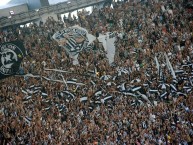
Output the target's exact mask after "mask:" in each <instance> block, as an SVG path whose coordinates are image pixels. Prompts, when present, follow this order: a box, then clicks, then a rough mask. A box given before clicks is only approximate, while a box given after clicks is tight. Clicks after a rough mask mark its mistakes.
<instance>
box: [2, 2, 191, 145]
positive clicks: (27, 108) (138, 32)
mask: <svg viewBox="0 0 193 145" xmlns="http://www.w3.org/2000/svg"><path fill="white" fill-rule="evenodd" d="M187 2H188V1H185V2H184V1H183V0H172V1H170V0H164V1H158V0H157V1H156V0H151V1H143V2H141V3H135V1H132V2H131V1H130V2H120V3H113V7H109V6H106V7H104V8H102V9H100V10H98V9H94V10H93V12H92V13H91V14H90V15H86V14H84V13H83V12H79V13H78V18H76V17H73V16H70V15H69V17H68V18H65V19H64V22H63V21H55V20H54V19H53V18H52V17H49V18H48V19H47V21H46V22H45V23H40V24H39V25H37V24H35V23H34V24H31V25H30V26H29V27H23V28H12V27H11V28H8V29H6V30H4V31H2V32H1V33H0V42H1V43H3V42H8V41H13V40H16V39H17V40H22V41H23V42H24V45H25V48H26V52H27V56H26V57H25V58H24V60H23V62H22V65H21V68H20V70H19V75H16V76H12V77H9V78H6V79H3V80H1V81H0V86H1V89H0V102H1V103H0V144H29V145H33V144H44V145H47V144H53V145H56V144H58V145H59V144H70V145H72V144H75V145H78V144H82V145H85V144H88V145H89V144H95V145H99V144H100V145H115V144H120V145H132V144H136V145H172V144H173V145H175V144H179V145H191V144H192V143H193V96H192V95H193V90H192V87H193V65H192V64H193V62H192V61H193V33H192V31H193V12H192V8H191V7H186V4H187ZM73 25H79V26H81V27H83V28H86V29H87V30H88V31H89V33H91V34H93V35H95V34H96V32H97V33H103V34H105V33H106V32H116V33H117V36H116V37H117V40H116V44H115V45H116V54H115V60H114V63H113V64H109V63H108V59H107V57H106V55H105V53H104V51H100V49H102V48H101V47H102V45H97V49H96V50H84V51H82V52H81V53H80V54H79V58H78V60H79V65H73V64H72V61H73V60H72V59H70V58H69V57H68V54H67V53H66V52H65V51H64V50H63V49H62V48H61V47H59V46H58V44H57V42H55V41H54V40H53V39H52V35H53V34H54V33H55V32H56V31H58V30H61V29H62V28H64V27H70V26H73ZM170 64H171V66H172V67H171V66H170ZM45 68H49V69H57V70H65V71H68V72H67V73H64V72H57V71H51V70H46V69H45ZM93 72H94V75H93V74H92V73H93ZM25 74H28V75H25ZM31 74H33V75H31ZM64 78H65V80H66V81H67V82H68V83H67V84H66V83H64V81H63V79H64ZM53 80H58V81H53Z"/></svg>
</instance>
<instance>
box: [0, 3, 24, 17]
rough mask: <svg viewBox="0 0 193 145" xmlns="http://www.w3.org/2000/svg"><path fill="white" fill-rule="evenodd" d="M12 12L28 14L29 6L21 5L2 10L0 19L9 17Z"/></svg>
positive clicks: (0, 10)
mask: <svg viewBox="0 0 193 145" xmlns="http://www.w3.org/2000/svg"><path fill="white" fill-rule="evenodd" d="M10 11H14V13H15V14H19V13H23V12H27V11H28V5H27V4H21V5H16V6H12V7H7V8H4V9H0V17H9V16H10Z"/></svg>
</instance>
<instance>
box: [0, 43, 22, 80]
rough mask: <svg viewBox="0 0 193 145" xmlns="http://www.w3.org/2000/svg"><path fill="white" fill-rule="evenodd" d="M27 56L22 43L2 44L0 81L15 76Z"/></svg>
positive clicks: (0, 46)
mask: <svg viewBox="0 0 193 145" xmlns="http://www.w3.org/2000/svg"><path fill="white" fill-rule="evenodd" d="M25 55H26V53H25V48H24V46H23V43H22V42H21V41H13V42H5V43H2V44H0V79H4V78H6V77H8V76H12V75H15V74H16V73H17V72H18V70H19V67H20V64H21V62H22V59H23V58H24V57H25Z"/></svg>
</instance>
